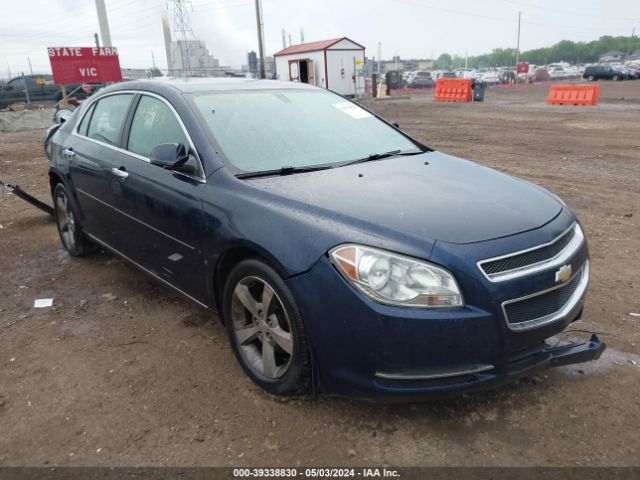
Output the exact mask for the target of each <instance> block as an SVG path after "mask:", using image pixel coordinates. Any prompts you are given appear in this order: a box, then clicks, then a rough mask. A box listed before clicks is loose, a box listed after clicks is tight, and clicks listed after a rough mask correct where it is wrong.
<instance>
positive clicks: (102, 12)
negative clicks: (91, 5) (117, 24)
mask: <svg viewBox="0 0 640 480" xmlns="http://www.w3.org/2000/svg"><path fill="white" fill-rule="evenodd" d="M96 11H97V12H98V23H99V24H100V36H101V37H102V44H103V45H104V46H105V47H111V46H112V45H111V33H110V32H109V20H108V19H107V8H106V7H105V6H104V0H96Z"/></svg>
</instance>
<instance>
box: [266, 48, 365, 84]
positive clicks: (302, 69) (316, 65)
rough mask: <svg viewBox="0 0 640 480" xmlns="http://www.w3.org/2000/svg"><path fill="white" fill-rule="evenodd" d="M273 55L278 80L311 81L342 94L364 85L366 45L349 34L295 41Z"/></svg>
mask: <svg viewBox="0 0 640 480" xmlns="http://www.w3.org/2000/svg"><path fill="white" fill-rule="evenodd" d="M273 56H274V57H275V59H276V76H277V78H278V79H279V80H290V81H292V82H303V83H309V84H311V85H317V86H319V87H323V88H327V89H329V90H332V91H334V92H336V93H339V94H341V95H354V94H355V91H356V87H357V89H358V92H362V91H363V89H364V79H363V76H362V73H361V71H362V68H363V67H364V47H363V46H362V45H360V44H358V43H356V42H354V41H353V40H349V39H348V38H347V37H341V38H334V39H332V40H323V41H319V42H311V43H302V44H300V45H292V46H290V47H288V48H285V49H284V50H280V51H279V52H277V53H274V55H273Z"/></svg>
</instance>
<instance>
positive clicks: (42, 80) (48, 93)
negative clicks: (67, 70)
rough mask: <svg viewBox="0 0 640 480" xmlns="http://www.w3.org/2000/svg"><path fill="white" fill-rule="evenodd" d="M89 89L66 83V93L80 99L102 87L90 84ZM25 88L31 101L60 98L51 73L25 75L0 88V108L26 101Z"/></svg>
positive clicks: (59, 92)
mask: <svg viewBox="0 0 640 480" xmlns="http://www.w3.org/2000/svg"><path fill="white" fill-rule="evenodd" d="M90 86H91V90H90V91H89V92H86V91H85V90H83V89H82V88H80V87H81V85H79V84H74V85H67V86H66V89H67V92H68V93H71V92H73V91H74V90H75V92H74V93H73V97H74V98H76V99H78V100H82V99H85V98H87V97H88V96H89V95H90V94H91V93H92V92H93V91H95V90H96V89H98V88H100V87H102V84H90ZM27 90H28V92H29V99H30V101H31V102H35V103H37V102H46V101H50V102H59V101H60V100H62V92H61V90H60V86H59V85H55V84H54V83H53V77H52V76H51V75H25V76H24V77H22V76H20V77H15V78H12V79H11V80H9V81H8V82H7V83H6V84H5V85H3V86H2V87H1V88H0V108H6V107H8V106H9V105H11V104H12V103H19V102H26V101H27Z"/></svg>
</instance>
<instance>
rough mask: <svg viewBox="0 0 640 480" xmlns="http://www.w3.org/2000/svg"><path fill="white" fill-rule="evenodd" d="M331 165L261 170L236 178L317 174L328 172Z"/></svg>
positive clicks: (239, 174) (240, 174) (238, 175)
mask: <svg viewBox="0 0 640 480" xmlns="http://www.w3.org/2000/svg"><path fill="white" fill-rule="evenodd" d="M330 168H333V165H316V166H311V167H280V168H276V169H274V170H262V171H259V172H246V173H238V174H237V175H236V177H237V178H257V177H268V176H272V175H291V174H292V173H305V172H317V171H319V170H328V169H330Z"/></svg>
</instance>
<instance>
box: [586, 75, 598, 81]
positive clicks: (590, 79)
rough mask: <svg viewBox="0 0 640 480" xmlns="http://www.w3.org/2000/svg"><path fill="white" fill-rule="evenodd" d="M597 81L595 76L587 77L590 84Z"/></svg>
mask: <svg viewBox="0 0 640 480" xmlns="http://www.w3.org/2000/svg"><path fill="white" fill-rule="evenodd" d="M595 79H596V77H594V76H593V75H589V76H588V77H587V80H589V81H590V82H593V81H595Z"/></svg>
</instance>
